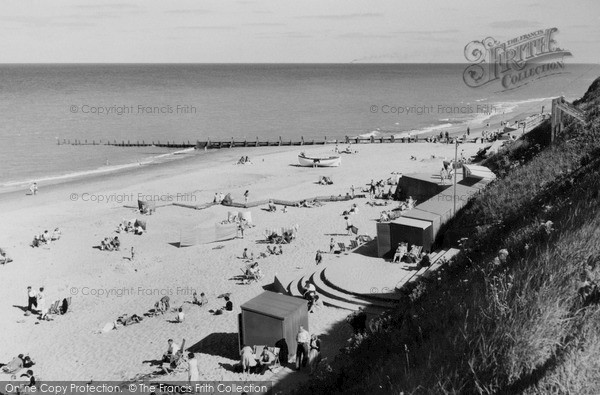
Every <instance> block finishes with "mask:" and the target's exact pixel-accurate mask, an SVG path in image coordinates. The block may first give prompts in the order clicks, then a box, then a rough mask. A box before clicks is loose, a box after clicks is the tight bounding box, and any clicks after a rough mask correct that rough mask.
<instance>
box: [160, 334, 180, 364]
mask: <svg viewBox="0 0 600 395" xmlns="http://www.w3.org/2000/svg"><path fill="white" fill-rule="evenodd" d="M167 344H168V345H169V346H168V347H167V351H165V353H164V354H163V356H162V361H163V362H166V363H172V362H173V361H175V360H176V359H177V354H178V353H179V346H178V345H177V343H175V342H174V341H173V339H169V340H167Z"/></svg>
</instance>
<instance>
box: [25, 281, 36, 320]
mask: <svg viewBox="0 0 600 395" xmlns="http://www.w3.org/2000/svg"><path fill="white" fill-rule="evenodd" d="M33 307H36V308H37V295H36V293H35V291H34V290H33V289H31V285H30V286H29V287H27V311H29V312H32V313H33Z"/></svg>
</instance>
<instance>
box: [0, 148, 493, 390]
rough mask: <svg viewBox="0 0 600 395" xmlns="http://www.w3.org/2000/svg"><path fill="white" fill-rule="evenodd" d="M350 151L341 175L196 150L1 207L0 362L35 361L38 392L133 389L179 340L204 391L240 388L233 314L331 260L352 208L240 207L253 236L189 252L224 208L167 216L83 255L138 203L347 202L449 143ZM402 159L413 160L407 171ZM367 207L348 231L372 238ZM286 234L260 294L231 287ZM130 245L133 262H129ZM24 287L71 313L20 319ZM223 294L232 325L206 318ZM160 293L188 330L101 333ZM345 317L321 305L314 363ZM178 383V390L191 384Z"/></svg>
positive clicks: (422, 166)
mask: <svg viewBox="0 0 600 395" xmlns="http://www.w3.org/2000/svg"><path fill="white" fill-rule="evenodd" d="M481 147H482V145H481V144H472V143H470V144H464V145H461V146H460V148H459V152H460V150H462V149H464V151H465V155H466V156H469V155H473V154H474V153H475V152H476V151H477V150H478V149H479V148H481ZM333 148H334V147H333V146H331V145H330V146H324V147H323V146H318V147H302V150H303V151H305V152H306V153H307V154H308V155H319V154H331V153H332V150H333ZM353 149H356V150H358V153H357V154H352V155H344V156H343V159H342V165H341V166H340V167H339V168H302V167H299V166H296V164H297V158H296V156H297V154H298V153H299V152H300V151H301V149H300V147H263V148H237V149H231V150H220V151H218V152H208V153H205V152H197V153H191V154H189V155H188V158H185V159H183V160H180V161H174V162H171V163H166V164H161V165H156V166H153V165H151V166H146V167H140V168H139V169H133V170H130V171H126V172H123V173H119V174H112V175H104V176H101V177H96V178H93V179H89V180H86V181H74V182H67V183H62V184H58V185H54V186H51V187H50V186H45V185H44V184H41V185H39V193H38V194H37V195H36V196H26V195H25V191H16V192H12V193H9V194H5V195H3V196H2V201H1V203H0V204H1V205H2V213H3V215H2V221H1V222H0V235H2V236H1V239H0V245H1V246H2V247H3V248H5V249H6V250H7V252H8V253H9V254H10V255H11V256H12V258H13V259H14V262H12V263H10V264H8V265H5V266H3V267H0V270H1V271H2V277H3V278H4V282H3V284H4V285H3V287H2V288H1V289H0V299H1V300H3V301H4V303H2V304H1V305H0V314H1V315H2V317H3V323H2V332H3V333H4V336H2V339H0V349H1V350H2V355H1V356H0V360H1V361H3V362H5V363H6V362H8V361H9V360H10V359H12V358H13V357H14V356H16V355H17V354H20V353H23V354H29V355H30V356H31V357H32V358H33V359H34V360H35V361H36V365H35V366H34V370H35V373H36V376H38V378H39V379H42V380H61V379H65V380H67V379H68V380H90V379H93V380H118V381H120V380H129V379H132V378H134V377H136V376H138V375H141V374H148V373H151V372H153V371H155V370H156V366H152V364H151V363H148V362H145V361H155V360H158V359H160V357H161V355H162V353H163V352H164V351H165V350H166V347H167V339H168V338H173V339H175V341H176V342H177V343H179V344H180V343H181V341H182V339H185V342H186V343H185V345H186V348H188V347H191V348H192V350H193V351H195V352H196V356H197V358H198V359H199V367H200V374H201V376H200V377H201V379H202V380H242V379H243V378H244V377H243V376H242V375H241V374H239V373H235V372H234V370H233V365H234V364H235V363H237V361H238V357H237V355H238V352H239V350H238V334H237V313H239V305H240V304H242V303H244V302H245V301H247V300H249V299H251V298H252V297H254V296H256V295H258V294H260V293H261V292H263V287H264V286H267V285H269V284H270V283H272V282H273V278H274V275H275V274H276V273H280V274H286V275H290V274H294V273H302V272H303V271H304V270H306V269H307V268H309V267H311V266H314V265H315V261H314V254H315V252H316V250H317V249H322V250H328V249H329V248H328V246H329V238H330V236H329V234H344V233H345V230H344V226H345V225H344V220H343V217H342V216H341V213H342V212H343V211H344V210H347V209H348V208H349V206H350V203H348V202H337V203H326V204H325V205H324V206H323V207H315V208H295V207H291V208H289V211H288V212H287V213H283V212H282V211H281V207H279V209H278V211H277V212H275V213H272V212H267V211H266V210H263V209H261V207H260V206H259V207H256V208H253V209H250V211H251V212H252V219H253V223H254V225H255V227H253V228H251V229H249V230H247V231H246V232H245V235H244V238H243V239H242V238H237V239H234V240H229V241H223V242H217V243H212V244H205V245H198V246H193V247H187V248H178V247H177V243H178V242H179V238H180V232H181V230H182V229H185V228H186V227H189V226H193V225H199V224H206V225H207V226H211V225H212V224H214V223H216V222H219V221H222V220H225V219H226V218H227V213H228V211H232V208H230V207H225V206H214V207H210V208H208V209H205V210H192V209H188V208H183V207H176V206H172V205H170V206H166V207H159V208H158V209H157V211H156V213H155V214H154V215H152V216H144V217H143V219H145V220H146V221H147V224H148V232H147V234H144V235H142V236H135V235H133V234H127V233H121V234H119V238H120V239H121V243H122V246H121V251H113V252H108V251H100V250H99V249H97V248H93V247H94V246H97V245H98V244H99V243H100V240H102V239H103V238H104V237H108V236H115V235H116V233H115V232H114V231H115V229H116V226H117V225H118V224H119V222H121V221H122V220H123V219H134V218H142V216H140V214H139V213H138V212H137V210H134V209H131V208H126V207H124V206H127V205H129V206H132V205H136V204H137V197H138V194H141V195H152V196H155V199H156V197H159V198H158V199H159V200H160V199H163V202H164V203H171V202H179V203H183V204H191V205H199V204H203V203H207V202H211V201H212V199H213V196H214V194H215V193H218V192H223V193H231V195H232V197H233V199H234V201H238V202H243V197H242V195H243V193H244V191H245V190H249V193H250V196H249V200H250V201H256V200H262V199H268V198H278V199H289V200H296V199H300V198H309V197H314V196H319V195H339V194H341V195H345V194H346V193H347V192H349V190H350V186H351V185H354V187H355V188H356V191H357V193H358V191H360V189H361V188H363V187H366V184H368V183H369V182H370V181H371V179H374V180H375V181H377V180H380V179H383V180H385V179H387V178H388V177H390V176H391V173H392V172H402V173H404V174H409V173H412V172H431V173H432V174H433V173H435V174H437V173H438V172H439V169H440V167H441V161H442V160H443V158H444V157H448V158H452V157H453V156H454V146H453V145H452V144H450V145H446V144H432V143H417V144H364V145H355V146H353ZM242 155H244V156H246V155H247V156H249V157H250V159H251V161H252V164H246V165H236V164H235V162H236V161H237V159H238V158H239V157H240V156H242ZM411 155H414V156H416V158H417V160H416V161H415V160H411V159H410V156H411ZM432 156H435V157H432ZM320 176H329V177H331V179H332V180H333V182H334V184H333V185H327V186H324V185H319V184H318V183H317V181H318V179H319V177H320ZM161 196H162V198H160V197H161ZM169 199H170V201H169ZM99 200H102V201H99ZM367 201H368V199H359V200H356V201H355V202H356V203H357V204H358V207H359V209H360V211H359V213H358V214H356V215H355V217H354V224H355V225H356V226H357V227H358V228H359V229H360V233H363V234H370V235H371V236H374V235H375V233H376V230H375V221H376V219H378V218H379V213H380V211H381V210H382V209H381V207H370V206H368V205H366V202H367ZM157 204H158V205H159V206H160V205H161V204H162V202H161V201H158V202H157ZM264 207H266V206H262V208H264ZM294 224H297V225H298V226H299V232H298V237H297V239H296V240H295V241H294V242H292V243H291V244H289V245H285V246H283V252H284V253H283V255H278V256H268V257H267V258H262V259H259V260H258V261H259V262H260V266H261V268H262V271H263V273H264V274H265V277H264V278H263V279H262V281H261V282H259V283H253V284H250V285H240V284H239V283H238V282H236V281H234V280H232V277H233V276H235V275H237V274H239V273H240V268H241V267H243V266H244V262H243V261H242V260H241V259H239V257H240V256H241V254H242V251H243V249H244V248H248V251H249V252H253V253H254V254H255V256H258V255H259V253H260V252H264V251H266V248H265V245H264V244H260V243H259V242H260V241H261V240H263V239H264V230H265V229H266V228H270V227H281V226H292V225H294ZM56 227H59V228H60V229H61V231H62V237H61V239H60V240H58V241H56V242H54V243H52V244H50V245H49V246H44V247H40V248H32V247H30V243H31V240H32V238H33V236H34V235H36V234H40V233H41V232H43V231H44V230H46V229H48V230H50V231H52V230H53V229H54V228H56ZM335 238H336V239H339V240H340V241H346V242H347V241H348V240H349V239H350V237H349V236H341V235H340V236H335ZM131 247H134V248H135V251H136V254H135V259H134V260H133V261H131V260H130V249H131ZM334 259H340V258H339V255H333V254H324V263H325V264H326V263H327V262H328V261H330V260H334ZM357 280H359V279H357ZM29 285H31V286H32V287H33V288H34V289H38V288H39V287H41V286H43V287H45V295H46V303H47V304H48V305H49V304H50V303H52V301H54V300H56V299H59V298H60V299H62V298H65V297H69V296H70V297H72V311H70V312H69V313H67V314H66V315H62V316H56V317H55V319H54V320H53V321H39V320H38V318H37V316H35V315H31V316H25V315H24V310H25V308H26V304H27V292H26V288H27V286H29ZM194 290H196V291H197V292H198V293H200V292H205V293H206V295H207V297H208V299H209V305H208V306H207V307H198V306H196V305H193V304H190V303H186V302H187V301H191V300H192V293H193V291H194ZM226 292H230V293H231V295H232V301H233V303H234V313H233V314H224V315H220V316H216V315H212V314H210V313H209V311H208V310H210V309H216V308H219V307H221V306H223V304H224V301H223V299H219V298H217V296H218V295H220V294H223V293H226ZM163 295H169V296H170V298H171V306H175V307H179V306H182V307H183V311H184V312H185V314H186V320H185V322H184V323H171V322H170V321H171V320H174V318H175V313H167V314H165V315H164V316H159V317H150V318H145V319H144V320H143V321H142V322H141V323H139V324H135V325H132V326H127V327H120V328H119V329H118V330H113V331H110V332H107V333H102V331H101V330H102V328H103V327H104V326H105V325H106V324H107V323H110V322H112V321H114V320H116V319H117V317H118V316H120V315H122V314H124V313H128V314H130V315H131V314H134V313H135V314H138V315H142V314H143V313H145V312H147V311H148V310H149V309H150V308H152V307H153V306H154V303H155V302H156V301H158V300H159V299H160V298H161V297H162V296H163ZM349 313H350V312H349V311H347V310H342V309H337V308H333V307H324V308H322V309H320V310H317V311H316V312H315V313H314V314H310V315H309V329H310V331H311V332H314V333H319V334H321V335H322V341H323V355H324V356H326V357H328V358H329V359H330V360H333V358H334V357H335V355H336V353H337V352H338V350H339V349H340V347H343V346H344V344H345V342H346V339H347V338H349V337H350V334H351V328H350V327H349V326H348V325H346V324H345V323H343V319H344V318H345V317H346V316H347V315H348V314H349ZM340 322H342V323H341V324H340ZM57 356H59V357H58V358H59V359H60V363H57ZM290 372H291V371H290V370H289V369H284V370H283V371H281V372H280V373H279V374H278V375H277V377H273V376H272V375H269V374H267V375H265V376H257V377H256V378H255V377H252V379H256V380H272V379H274V380H277V379H279V378H281V377H283V376H285V375H286V374H287V375H289V374H290ZM293 375H297V376H298V379H302V378H306V377H308V375H307V373H305V372H300V373H293ZM3 376H5V378H4V379H8V376H6V375H3ZM174 378H179V379H187V374H185V375H180V376H177V377H174Z"/></svg>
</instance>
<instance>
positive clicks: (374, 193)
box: [365, 177, 398, 199]
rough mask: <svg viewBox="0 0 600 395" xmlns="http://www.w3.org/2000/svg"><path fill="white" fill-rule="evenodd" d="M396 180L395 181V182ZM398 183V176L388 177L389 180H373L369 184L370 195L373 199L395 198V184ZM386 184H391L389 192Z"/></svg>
mask: <svg viewBox="0 0 600 395" xmlns="http://www.w3.org/2000/svg"><path fill="white" fill-rule="evenodd" d="M394 180H395V183H394ZM397 183H398V181H397V178H395V177H394V178H391V177H390V178H388V180H387V181H384V180H379V181H377V182H375V181H373V180H371V182H370V183H369V184H367V191H368V192H369V197H370V198H371V199H393V197H394V193H393V189H394V185H396V184H397ZM386 184H387V185H389V188H388V190H387V192H385V187H386ZM367 191H365V192H367Z"/></svg>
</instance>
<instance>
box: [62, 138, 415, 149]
mask: <svg viewBox="0 0 600 395" xmlns="http://www.w3.org/2000/svg"><path fill="white" fill-rule="evenodd" d="M417 142H425V139H424V138H421V139H419V138H418V137H412V138H410V139H409V138H408V137H402V138H395V137H394V136H384V137H374V136H371V137H349V136H346V137H345V138H343V139H334V140H328V139H327V137H325V138H324V139H322V140H321V139H319V140H317V139H310V140H308V139H304V137H300V140H295V141H294V140H283V139H282V138H281V137H279V139H278V140H260V139H258V138H256V140H235V139H233V138H231V139H230V140H205V141H199V140H198V141H195V142H194V141H190V140H188V141H187V142H181V143H179V142H175V141H162V142H161V141H139V140H137V141H131V140H127V141H125V140H121V141H117V140H112V141H110V140H97V141H96V140H77V139H76V140H71V139H62V140H60V139H58V140H57V144H58V145H110V146H114V147H164V148H198V149H218V148H235V147H283V146H304V145H328V144H383V143H417Z"/></svg>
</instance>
